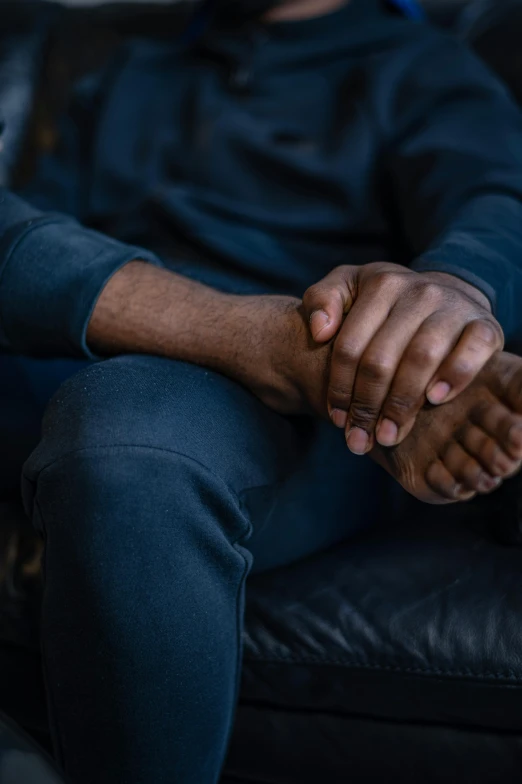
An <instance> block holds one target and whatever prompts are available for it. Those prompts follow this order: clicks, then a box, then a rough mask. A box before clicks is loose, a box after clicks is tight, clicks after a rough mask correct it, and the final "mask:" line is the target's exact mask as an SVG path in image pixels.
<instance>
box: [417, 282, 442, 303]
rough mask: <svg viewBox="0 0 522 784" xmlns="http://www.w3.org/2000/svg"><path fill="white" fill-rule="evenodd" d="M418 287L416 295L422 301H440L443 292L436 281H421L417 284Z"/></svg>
mask: <svg viewBox="0 0 522 784" xmlns="http://www.w3.org/2000/svg"><path fill="white" fill-rule="evenodd" d="M417 287H418V296H419V297H420V298H421V299H422V301H424V302H429V303H438V302H440V301H441V300H442V299H443V297H444V295H445V292H444V291H443V289H442V287H441V286H439V285H438V284H437V283H433V282H432V281H430V282H428V283H426V282H423V283H422V284H417Z"/></svg>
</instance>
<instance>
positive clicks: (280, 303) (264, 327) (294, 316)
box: [221, 295, 312, 414]
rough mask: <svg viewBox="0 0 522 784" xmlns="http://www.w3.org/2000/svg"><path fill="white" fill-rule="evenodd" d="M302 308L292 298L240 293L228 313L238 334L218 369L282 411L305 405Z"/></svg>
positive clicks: (305, 344)
mask: <svg viewBox="0 0 522 784" xmlns="http://www.w3.org/2000/svg"><path fill="white" fill-rule="evenodd" d="M300 306H301V301H300V300H299V299H297V298H294V297H284V296H275V295H266V296H254V297H243V296H238V297H234V298H233V302H232V303H231V307H230V310H229V315H228V319H229V323H230V325H236V327H235V329H237V330H238V334H239V335H240V336H241V337H240V343H239V344H238V345H237V346H236V350H235V351H234V352H233V353H231V354H229V355H228V356H227V357H226V358H225V366H223V367H222V368H221V369H222V372H224V373H225V374H226V375H230V376H232V377H233V378H235V379H236V380H238V381H240V382H241V383H243V384H244V385H245V386H247V387H248V388H249V389H250V390H251V391H252V392H254V394H255V395H256V396H257V397H259V398H260V399H261V400H262V401H263V402H264V403H265V404H266V405H267V406H269V407H270V408H273V409H275V410H276V411H279V412H280V413H283V414H300V413H304V412H305V411H306V410H307V409H308V403H307V395H306V378H305V376H306V373H305V368H306V353H307V351H308V350H309V345H308V341H309V337H308V333H307V329H306V325H305V323H304V320H303V316H302V314H301V312H300ZM310 370H312V369H311V368H310Z"/></svg>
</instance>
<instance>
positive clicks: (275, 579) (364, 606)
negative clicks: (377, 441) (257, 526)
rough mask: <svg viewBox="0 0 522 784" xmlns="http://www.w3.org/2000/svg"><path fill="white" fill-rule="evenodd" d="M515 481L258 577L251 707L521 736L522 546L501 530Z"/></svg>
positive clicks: (250, 653)
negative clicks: (500, 536) (500, 535)
mask: <svg viewBox="0 0 522 784" xmlns="http://www.w3.org/2000/svg"><path fill="white" fill-rule="evenodd" d="M514 481H515V480H512V482H511V483H508V487H507V488H506V490H505V491H504V492H503V493H502V492H501V493H498V494H497V495H496V496H492V497H491V498H489V499H485V500H483V501H481V502H478V503H472V504H467V505H463V506H460V507H443V508H442V507H424V506H421V505H420V504H417V503H416V502H411V505H409V508H408V511H407V514H406V515H405V517H403V520H404V522H403V523H402V524H401V525H400V526H393V527H392V526H390V528H389V529H388V530H383V529H382V528H381V529H380V530H376V531H374V532H373V533H372V534H371V535H366V536H364V537H361V538H359V539H357V540H353V541H351V542H347V543H345V544H344V545H343V546H339V547H336V548H335V549H333V550H331V551H329V552H327V553H324V554H320V555H317V556H315V557H313V558H310V559H308V560H307V561H304V562H301V563H298V564H295V565H294V566H292V567H290V568H285V569H282V570H279V571H277V572H273V573H271V574H266V575H262V576H259V577H256V578H255V579H253V580H252V581H251V582H250V588H249V591H248V602H247V627H246V635H245V665H244V675H243V684H242V695H241V699H242V702H243V703H245V704H248V705H249V706H256V705H258V706H271V707H273V708H277V709H279V710H285V709H289V708H290V709H292V710H296V709H297V710H304V711H316V712H322V713H328V714H335V715H337V716H339V717H341V716H354V715H357V716H363V717H364V716H365V717H373V718H379V719H382V718H384V719H386V718H389V719H393V720H394V721H407V722H432V723H433V722H436V723H437V724H441V725H452V726H454V725H459V726H467V727H470V728H483V729H488V728H489V729H496V730H503V731H514V732H519V731H522V550H521V549H519V548H518V547H513V546H507V545H503V544H501V543H500V542H499V541H497V540H496V539H495V528H498V527H499V525H500V523H502V525H503V526H505V523H506V518H507V517H508V516H509V515H510V514H511V515H515V514H516V505H514V503H513V497H514V496H513V489H514V488H515V489H516V487H515V485H514ZM517 482H518V480H517ZM509 485H510V486H509ZM492 526H493V528H492Z"/></svg>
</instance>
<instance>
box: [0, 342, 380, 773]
mask: <svg viewBox="0 0 522 784" xmlns="http://www.w3.org/2000/svg"><path fill="white" fill-rule="evenodd" d="M5 361H6V362H7V361H9V362H11V363H14V364H15V365H17V366H18V372H19V377H18V383H19V384H22V383H25V384H26V387H28V388H30V386H31V384H36V386H37V388H38V390H39V394H38V396H37V397H34V396H33V401H32V403H33V408H34V411H33V415H32V419H31V418H29V419H28V420H27V421H28V422H29V421H36V420H37V418H38V412H39V410H40V409H41V408H42V407H43V402H44V398H45V396H46V395H47V394H48V393H49V392H50V391H51V389H52V387H53V386H56V385H57V382H58V380H59V376H60V374H67V373H69V374H70V373H71V372H72V371H73V370H75V369H76V368H77V366H75V365H74V364H69V363H62V364H60V363H50V364H48V365H46V364H45V363H33V362H32V361H25V360H24V361H17V360H5ZM46 369H48V370H49V373H48V374H47V373H46ZM24 379H25V381H24ZM27 379H29V384H27ZM46 384H47V386H46ZM26 391H27V390H26ZM5 403H6V401H5V399H4V411H5V410H6V407H5ZM33 437H34V434H33ZM30 440H31V438H26V439H25V441H24V443H23V445H22V447H23V449H25V448H27V447H28V446H29V445H30ZM22 486H23V497H24V502H25V506H26V509H27V512H28V513H29V514H30V515H31V516H32V518H33V520H34V522H35V524H36V526H37V527H38V528H39V529H40V530H41V532H42V534H43V536H44V539H45V560H44V572H45V592H44V604H43V640H42V642H43V654H44V666H45V673H46V680H47V686H48V696H49V711H50V718H51V723H52V731H53V739H54V743H55V747H56V752H57V755H58V757H59V759H60V760H61V763H62V765H63V767H64V768H65V770H66V771H67V772H68V773H69V775H70V777H71V780H72V781H73V782H75V784H93V782H96V783H97V784H105V783H106V784H120V783H121V784H124V783H125V784H174V783H175V784H214V782H217V781H218V779H219V773H220V769H221V766H222V763H223V760H224V756H225V753H226V748H227V741H228V738H229V734H230V731H231V727H232V723H233V717H234V707H235V703H236V697H237V691H238V681H239V677H240V664H241V633H242V619H243V605H244V590H245V580H246V578H247V576H248V574H249V572H250V571H251V570H252V569H253V570H257V571H260V570H267V569H271V568H273V567H276V566H279V565H282V564H286V563H288V562H290V561H293V560H296V559H299V558H303V557H305V556H307V555H309V554H310V553H313V552H316V551H318V550H321V549H322V548H326V547H329V546H331V545H333V544H335V543H336V542H338V541H340V540H342V539H344V538H346V537H347V536H349V535H351V534H353V533H354V532H356V531H358V530H360V529H361V528H363V527H365V526H368V525H369V524H370V523H371V522H372V521H373V520H375V519H377V518H378V517H379V515H380V509H381V507H382V504H383V503H384V499H385V497H386V493H387V490H388V486H389V485H388V480H387V479H386V478H385V477H384V475H383V474H381V473H380V470H379V469H377V468H375V467H374V466H373V465H372V464H371V463H370V462H369V461H367V460H365V459H361V458H355V457H353V456H351V455H350V454H349V452H348V451H347V449H346V447H345V445H344V441H343V437H342V434H341V433H339V431H336V430H335V429H334V428H332V427H331V426H330V425H328V424H327V423H322V422H318V421H314V420H312V419H308V418H295V419H292V418H283V417H281V416H279V415H277V414H275V413H274V412H272V411H270V410H269V409H268V408H266V407H265V406H263V405H262V404H261V403H260V402H259V401H258V400H257V399H256V398H255V397H253V396H252V395H251V394H250V393H249V392H248V391H246V390H245V389H243V388H242V387H240V386H239V385H237V384H235V383H233V382H232V381H230V380H228V379H226V378H224V377H222V376H220V375H218V374H215V373H212V372H209V371H207V370H205V369H202V368H199V367H196V366H193V365H189V364H183V363H178V362H173V361H170V360H166V359H160V358H153V357H147V356H128V357H121V358H117V359H111V360H108V361H106V362H101V363H98V364H93V365H88V366H86V367H84V369H82V370H81V371H80V372H79V373H76V374H75V375H74V376H73V377H72V378H70V379H69V380H67V381H66V382H65V384H63V385H62V386H61V387H60V389H59V391H58V392H57V394H56V395H55V396H54V398H53V400H52V401H51V403H50V405H49V406H48V408H47V411H46V414H45V417H44V420H43V434H42V438H41V440H40V443H39V445H38V446H37V448H36V450H35V451H34V452H33V454H32V456H31V457H30V458H29V460H28V462H27V463H26V465H25V468H24V471H23V480H22Z"/></svg>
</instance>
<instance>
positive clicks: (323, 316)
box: [310, 310, 330, 337]
mask: <svg viewBox="0 0 522 784" xmlns="http://www.w3.org/2000/svg"><path fill="white" fill-rule="evenodd" d="M329 323H330V319H329V318H328V313H325V311H324V310H314V312H313V313H312V314H311V316H310V329H311V330H312V335H313V336H314V337H317V336H318V335H319V333H320V332H322V331H323V329H324V328H325V327H326V326H328V324H329Z"/></svg>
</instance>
